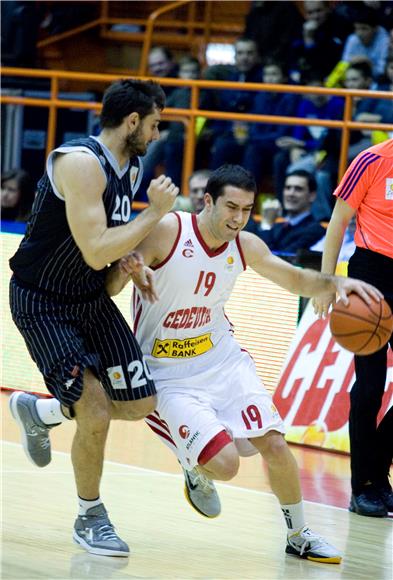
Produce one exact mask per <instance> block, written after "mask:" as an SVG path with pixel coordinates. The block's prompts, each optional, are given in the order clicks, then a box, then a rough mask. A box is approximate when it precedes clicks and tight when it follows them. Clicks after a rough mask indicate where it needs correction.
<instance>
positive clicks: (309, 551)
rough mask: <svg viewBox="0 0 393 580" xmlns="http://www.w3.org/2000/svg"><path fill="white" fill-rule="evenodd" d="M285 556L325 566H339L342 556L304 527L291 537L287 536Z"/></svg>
mask: <svg viewBox="0 0 393 580" xmlns="http://www.w3.org/2000/svg"><path fill="white" fill-rule="evenodd" d="M285 552H286V553H287V554H292V555H293V556H299V558H305V559H306V560H312V561H313V562H324V563H325V564H340V562H341V559H342V556H341V554H340V552H339V551H338V550H337V549H336V548H335V547H334V546H331V545H330V544H328V543H327V541H326V540H324V539H323V538H322V537H321V536H318V535H317V534H315V533H314V532H312V531H311V530H310V528H307V527H304V528H302V529H301V530H299V531H298V532H295V533H294V534H292V535H288V538H287V547H286V548H285Z"/></svg>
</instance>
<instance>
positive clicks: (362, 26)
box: [341, 6, 389, 79]
mask: <svg viewBox="0 0 393 580" xmlns="http://www.w3.org/2000/svg"><path fill="white" fill-rule="evenodd" d="M354 28H355V32H354V33H353V34H351V35H350V36H349V37H348V38H347V40H346V42H345V46H344V51H343V53H342V57H341V60H342V61H344V62H347V63H353V62H355V61H356V59H358V58H359V57H363V58H366V59H368V60H369V61H370V62H371V64H372V76H373V78H374V79H377V78H378V76H379V75H382V74H383V73H384V70H385V65H386V59H387V57H388V50H389V34H388V32H387V31H386V30H385V28H383V27H382V26H379V18H378V13H377V12H376V11H375V10H373V9H372V8H369V7H367V6H362V7H361V8H359V9H358V10H357V12H356V14H355V18H354Z"/></svg>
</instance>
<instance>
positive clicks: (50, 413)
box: [35, 398, 67, 425]
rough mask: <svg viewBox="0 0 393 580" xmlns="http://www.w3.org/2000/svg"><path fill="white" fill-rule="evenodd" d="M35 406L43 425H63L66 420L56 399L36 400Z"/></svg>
mask: <svg viewBox="0 0 393 580" xmlns="http://www.w3.org/2000/svg"><path fill="white" fill-rule="evenodd" d="M35 405H36V409H37V413H38V416H39V418H40V419H41V421H42V422H43V423H45V425H54V424H56V423H63V421H65V420H66V419H67V417H66V416H65V415H64V414H63V412H62V410H61V405H60V402H59V401H58V400H57V399H53V398H52V399H37V401H36V404H35Z"/></svg>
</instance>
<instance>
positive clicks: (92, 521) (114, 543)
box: [73, 503, 130, 557]
mask: <svg viewBox="0 0 393 580" xmlns="http://www.w3.org/2000/svg"><path fill="white" fill-rule="evenodd" d="M73 538H74V542H75V543H76V544H79V545H80V546H82V548H84V549H85V550H87V551H88V552H90V554H97V555H98V556H123V557H127V556H129V554H130V549H129V547H128V546H127V544H126V543H125V542H123V540H121V539H120V538H119V536H118V535H117V534H116V532H115V528H114V527H113V526H112V524H111V522H110V520H109V517H108V512H107V511H106V509H105V506H104V504H102V503H100V505H97V506H95V507H92V508H90V509H89V510H87V512H86V515H85V516H78V517H77V518H76V520H75V525H74V534H73Z"/></svg>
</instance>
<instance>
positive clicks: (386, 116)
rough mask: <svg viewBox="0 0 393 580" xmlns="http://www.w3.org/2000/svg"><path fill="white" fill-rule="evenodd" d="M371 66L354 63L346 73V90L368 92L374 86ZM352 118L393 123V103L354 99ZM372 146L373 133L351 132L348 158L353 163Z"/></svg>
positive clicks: (381, 100)
mask: <svg viewBox="0 0 393 580" xmlns="http://www.w3.org/2000/svg"><path fill="white" fill-rule="evenodd" d="M372 83H373V79H372V72H371V66H370V64H369V63H368V62H358V63H353V64H351V65H350V67H349V68H348V69H347V71H346V73H345V82H344V84H345V88H347V89H363V90H368V89H370V87H371V86H372ZM352 117H353V119H354V120H355V121H359V122H364V123H393V102H392V101H391V100H385V99H373V98H371V97H370V98H368V97H354V98H353V112H352ZM371 145H372V133H371V132H370V131H366V130H363V131H362V130H358V131H356V130H355V131H351V135H350V146H349V152H348V157H349V161H352V160H353V159H354V158H355V157H356V155H358V154H359V153H360V151H362V150H363V149H365V148H367V147H370V146H371Z"/></svg>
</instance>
